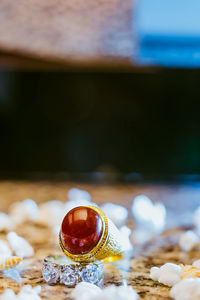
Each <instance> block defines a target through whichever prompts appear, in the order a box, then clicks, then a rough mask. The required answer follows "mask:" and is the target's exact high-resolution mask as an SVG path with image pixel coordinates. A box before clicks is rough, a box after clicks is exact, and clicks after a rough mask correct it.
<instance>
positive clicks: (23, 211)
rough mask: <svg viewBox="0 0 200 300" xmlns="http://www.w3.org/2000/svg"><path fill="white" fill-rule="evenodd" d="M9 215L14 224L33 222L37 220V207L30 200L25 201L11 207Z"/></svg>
mask: <svg viewBox="0 0 200 300" xmlns="http://www.w3.org/2000/svg"><path fill="white" fill-rule="evenodd" d="M9 214H10V216H11V218H12V219H13V221H14V222H15V223H16V224H19V223H23V222H25V221H29V220H30V221H35V220H36V219H37V218H38V206H37V204H36V202H35V201H34V200H32V199H25V200H24V201H21V202H15V203H13V204H12V205H11V207H10V210H9Z"/></svg>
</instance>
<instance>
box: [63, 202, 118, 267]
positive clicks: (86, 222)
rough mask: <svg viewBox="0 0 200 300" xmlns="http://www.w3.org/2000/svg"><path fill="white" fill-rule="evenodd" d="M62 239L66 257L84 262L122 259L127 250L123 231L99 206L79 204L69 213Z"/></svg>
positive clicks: (66, 217) (65, 219) (65, 220)
mask: <svg viewBox="0 0 200 300" xmlns="http://www.w3.org/2000/svg"><path fill="white" fill-rule="evenodd" d="M59 243H60V247H61V249H62V251H63V253H64V254H65V256H66V257H68V258H69V259H70V260H73V261H76V262H81V263H91V262H94V261H96V260H104V261H114V260H119V259H121V258H122V253H123V247H122V242H121V236H120V232H119V231H118V229H117V228H116V226H115V225H114V224H113V223H112V221H111V220H110V219H108V218H107V217H106V216H105V214H104V213H103V212H102V211H101V210H100V209H99V208H97V207H95V206H79V207H76V208H73V209H72V210H70V211H69V212H68V213H67V214H66V216H65V217H64V219H63V222H62V225H61V230H60V234H59Z"/></svg>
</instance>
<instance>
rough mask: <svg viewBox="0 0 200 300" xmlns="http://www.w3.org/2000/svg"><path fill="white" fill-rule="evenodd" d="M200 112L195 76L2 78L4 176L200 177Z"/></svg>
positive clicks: (199, 81) (171, 72) (0, 169)
mask: <svg viewBox="0 0 200 300" xmlns="http://www.w3.org/2000/svg"><path fill="white" fill-rule="evenodd" d="M199 111H200V71H199V70H195V69H194V70H189V69H187V70H176V69H164V70H163V69H157V70H156V71H155V72H153V71H152V72H150V71H149V72H136V73H84V72H81V73H66V72H58V73H56V72H54V73H51V72H49V73H48V72H30V73H28V72H12V71H10V72H8V71H7V72H4V71H1V72H0V140H1V144H0V173H1V176H3V177H6V176H7V174H17V176H21V177H23V176H24V177H25V175H24V174H27V173H31V172H43V173H49V174H55V173H60V172H67V173H69V174H83V173H88V172H99V171H103V172H104V171H108V172H111V173H114V174H123V176H128V175H127V174H129V175H130V177H126V178H130V179H131V178H133V180H134V179H137V178H138V179H140V178H154V179H158V180H159V179H162V178H176V176H183V177H184V176H185V175H187V174H191V175H194V174H196V175H198V174H200V118H199ZM131 174H132V175H131ZM131 176H132V177H131ZM124 178H125V177H124Z"/></svg>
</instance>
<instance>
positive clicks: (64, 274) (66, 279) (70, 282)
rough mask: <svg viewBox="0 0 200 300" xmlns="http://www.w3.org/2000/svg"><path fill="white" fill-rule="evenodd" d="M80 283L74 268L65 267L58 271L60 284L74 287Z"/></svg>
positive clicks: (77, 272)
mask: <svg viewBox="0 0 200 300" xmlns="http://www.w3.org/2000/svg"><path fill="white" fill-rule="evenodd" d="M79 281H80V273H79V270H78V269H77V268H76V267H73V266H66V267H64V268H63V269H61V271H60V282H61V283H63V284H65V285H67V286H74V285H76V284H77V283H78V282H79Z"/></svg>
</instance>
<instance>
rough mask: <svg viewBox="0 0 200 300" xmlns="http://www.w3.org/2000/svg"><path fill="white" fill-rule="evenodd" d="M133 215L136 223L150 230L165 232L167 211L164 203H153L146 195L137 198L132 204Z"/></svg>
mask: <svg viewBox="0 0 200 300" xmlns="http://www.w3.org/2000/svg"><path fill="white" fill-rule="evenodd" d="M132 214H133V217H134V219H135V220H136V222H137V223H138V224H139V225H140V226H141V225H142V226H145V227H147V228H149V229H150V230H151V229H153V230H154V231H155V232H157V233H160V232H162V231H163V229H164V226H165V219H166V209H165V206H164V204H162V203H155V204H154V203H153V202H152V201H151V199H149V198H148V197H147V196H145V195H139V196H137V197H135V199H134V200H133V204H132Z"/></svg>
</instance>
